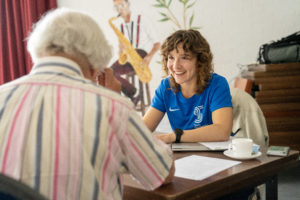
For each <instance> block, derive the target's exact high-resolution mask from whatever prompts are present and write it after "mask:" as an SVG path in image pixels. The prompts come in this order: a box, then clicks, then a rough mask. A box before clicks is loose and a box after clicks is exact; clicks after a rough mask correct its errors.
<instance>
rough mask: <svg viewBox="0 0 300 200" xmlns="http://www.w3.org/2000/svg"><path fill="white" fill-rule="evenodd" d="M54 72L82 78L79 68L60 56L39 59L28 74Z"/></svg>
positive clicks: (74, 63)
mask: <svg viewBox="0 0 300 200" xmlns="http://www.w3.org/2000/svg"><path fill="white" fill-rule="evenodd" d="M54 70H55V71H56V72H61V73H66V74H70V75H73V76H82V77H84V76H83V73H82V71H81V68H80V67H79V65H78V64H77V63H76V62H74V61H72V60H70V59H68V58H65V57H60V56H49V57H42V58H39V59H38V60H37V62H36V63H35V65H34V66H33V68H32V70H31V72H30V74H35V73H38V72H45V71H51V72H53V71H54Z"/></svg>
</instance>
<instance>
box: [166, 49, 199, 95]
mask: <svg viewBox="0 0 300 200" xmlns="http://www.w3.org/2000/svg"><path fill="white" fill-rule="evenodd" d="M196 65H197V57H196V55H194V54H192V53H190V52H185V51H184V50H183V48H182V44H179V45H178V47H177V49H174V50H173V51H171V52H170V53H169V55H168V61H167V67H168V69H169V72H170V73H171V75H172V76H173V77H174V79H175V81H176V83H177V84H179V85H181V86H194V85H195V84H196V82H197V73H196ZM191 89H193V87H191Z"/></svg>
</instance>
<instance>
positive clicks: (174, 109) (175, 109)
mask: <svg viewBox="0 0 300 200" xmlns="http://www.w3.org/2000/svg"><path fill="white" fill-rule="evenodd" d="M177 110H179V108H173V109H172V108H171V107H169V111H170V112H174V111H177Z"/></svg>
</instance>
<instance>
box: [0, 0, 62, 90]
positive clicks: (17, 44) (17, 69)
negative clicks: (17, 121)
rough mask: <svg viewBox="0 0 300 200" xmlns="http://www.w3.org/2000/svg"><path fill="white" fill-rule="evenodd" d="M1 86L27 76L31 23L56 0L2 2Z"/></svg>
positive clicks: (0, 36)
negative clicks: (28, 40) (28, 39)
mask: <svg viewBox="0 0 300 200" xmlns="http://www.w3.org/2000/svg"><path fill="white" fill-rule="evenodd" d="M0 1H1V4H0V25H1V26H0V85H1V84H3V83H6V82H9V81H11V80H14V79H16V78H19V77H21V76H23V75H25V74H27V73H28V72H29V71H30V69H31V67H32V61H31V58H30V56H29V54H28V52H27V50H26V37H27V36H28V34H29V33H30V31H31V27H32V24H34V23H35V22H37V21H38V20H39V19H40V17H41V16H42V15H43V14H44V13H45V12H46V11H48V10H50V9H53V8H56V7H57V2H56V0H0Z"/></svg>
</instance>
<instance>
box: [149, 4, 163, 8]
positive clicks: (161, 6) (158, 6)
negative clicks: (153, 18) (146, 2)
mask: <svg viewBox="0 0 300 200" xmlns="http://www.w3.org/2000/svg"><path fill="white" fill-rule="evenodd" d="M152 6H153V7H156V8H164V7H165V6H164V5H161V4H154V5H152Z"/></svg>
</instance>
